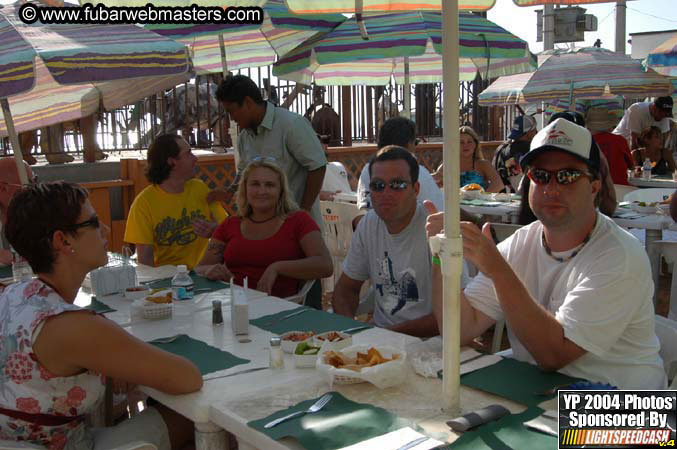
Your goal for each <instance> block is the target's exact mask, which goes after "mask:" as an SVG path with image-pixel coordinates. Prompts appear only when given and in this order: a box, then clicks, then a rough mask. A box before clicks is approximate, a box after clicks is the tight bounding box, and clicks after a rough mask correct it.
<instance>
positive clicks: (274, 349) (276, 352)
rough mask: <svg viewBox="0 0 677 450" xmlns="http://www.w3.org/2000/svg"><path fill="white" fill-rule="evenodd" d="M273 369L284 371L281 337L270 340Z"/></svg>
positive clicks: (271, 365) (271, 366)
mask: <svg viewBox="0 0 677 450" xmlns="http://www.w3.org/2000/svg"><path fill="white" fill-rule="evenodd" d="M269 366H270V368H271V369H282V368H283V367H284V358H283V356H282V339H280V337H279V336H273V337H271V338H270V364H269Z"/></svg>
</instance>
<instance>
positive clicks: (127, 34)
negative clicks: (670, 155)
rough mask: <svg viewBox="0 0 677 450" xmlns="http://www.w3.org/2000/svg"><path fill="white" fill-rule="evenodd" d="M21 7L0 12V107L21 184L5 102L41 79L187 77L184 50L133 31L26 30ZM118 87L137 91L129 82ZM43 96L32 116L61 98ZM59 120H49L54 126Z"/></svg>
mask: <svg viewBox="0 0 677 450" xmlns="http://www.w3.org/2000/svg"><path fill="white" fill-rule="evenodd" d="M20 6H21V3H19V2H17V3H15V4H12V5H5V6H4V7H2V8H0V104H1V106H2V111H3V117H4V123H3V128H5V129H6V131H5V133H7V134H8V135H9V136H10V139H11V144H12V148H14V149H15V151H14V154H15V157H16V158H17V162H18V163H19V165H20V167H21V169H20V173H21V175H22V181H25V173H24V172H23V164H22V163H21V152H20V151H19V144H18V140H17V139H16V129H15V127H14V122H13V120H12V115H11V110H10V102H9V101H8V98H9V97H12V96H15V95H18V94H23V93H27V92H30V91H31V90H32V89H33V90H34V89H40V86H38V85H37V83H38V81H39V80H40V79H42V80H44V79H46V77H45V76H44V74H48V75H49V77H51V79H52V80H53V81H54V85H55V86H56V85H78V84H83V83H91V82H108V81H113V80H121V79H127V80H129V79H137V78H139V77H165V76H170V77H177V76H180V75H182V74H184V75H187V74H189V71H190V59H189V57H188V52H187V50H186V47H185V46H184V45H182V44H180V43H178V42H175V41H173V40H171V39H168V38H165V37H163V36H160V35H157V34H155V33H152V32H150V31H148V30H144V29H143V28H139V27H136V26H134V25H80V24H77V25H76V24H50V25H46V24H42V23H40V22H35V23H33V24H26V23H24V22H22V21H21V20H20V19H19V17H18V15H17V12H18V9H19V7H20ZM38 59H40V64H42V65H44V71H43V76H42V77H40V76H39V75H38V71H37V70H36V68H38V67H39V66H40V64H38V62H37V61H38ZM91 87H92V85H90V88H91ZM121 87H124V88H125V89H128V90H136V87H135V82H134V81H133V80H132V81H128V82H127V83H125V84H124V86H121ZM81 92H86V91H81ZM41 95H43V96H45V97H46V98H42V97H41V100H42V101H41V102H33V104H34V107H33V108H34V109H33V111H32V114H34V115H37V114H40V111H46V109H49V107H51V106H54V105H55V104H58V103H59V102H60V101H61V98H60V96H59V95H60V94H59V92H54V91H43V92H42V94H41ZM89 95H92V94H89ZM87 102H88V100H85V103H87ZM83 109H84V110H85V111H89V109H90V108H88V107H85V108H83ZM27 113H28V112H26V114H27ZM63 117H65V115H64V116H60V115H59V114H53V116H52V118H53V120H54V121H53V122H52V123H58V122H60V121H61V119H62V118H63ZM43 123H44V122H43Z"/></svg>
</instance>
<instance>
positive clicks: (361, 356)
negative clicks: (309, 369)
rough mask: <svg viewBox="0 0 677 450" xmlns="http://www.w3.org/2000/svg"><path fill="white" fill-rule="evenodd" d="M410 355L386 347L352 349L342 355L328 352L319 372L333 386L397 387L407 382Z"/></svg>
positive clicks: (356, 347)
mask: <svg viewBox="0 0 677 450" xmlns="http://www.w3.org/2000/svg"><path fill="white" fill-rule="evenodd" d="M406 359H407V355H406V353H405V352H404V351H403V350H401V349H398V348H394V347H388V346H385V345H383V346H382V345H379V346H375V345H352V346H350V347H346V348H344V349H343V350H341V351H336V350H329V351H324V352H322V354H321V355H320V357H319V358H318V359H317V365H316V367H317V369H318V371H320V372H321V373H323V374H325V375H326V377H327V379H328V381H329V386H330V388H331V386H332V385H333V384H334V383H336V384H355V383H364V382H369V383H371V384H373V385H374V386H376V387H378V388H381V389H383V388H387V387H390V386H395V385H398V384H400V383H402V382H403V381H404V379H405V378H406V366H405V364H406Z"/></svg>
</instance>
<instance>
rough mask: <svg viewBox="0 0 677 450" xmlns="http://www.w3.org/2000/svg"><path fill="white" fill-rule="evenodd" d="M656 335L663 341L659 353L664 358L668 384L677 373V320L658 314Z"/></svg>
mask: <svg viewBox="0 0 677 450" xmlns="http://www.w3.org/2000/svg"><path fill="white" fill-rule="evenodd" d="M656 336H658V340H659V341H660V343H661V350H660V352H659V354H660V355H661V358H663V365H664V367H665V373H666V375H667V376H668V384H670V381H671V380H673V379H674V378H675V374H676V373H677V322H675V321H674V320H670V319H668V318H665V317H663V316H659V315H656Z"/></svg>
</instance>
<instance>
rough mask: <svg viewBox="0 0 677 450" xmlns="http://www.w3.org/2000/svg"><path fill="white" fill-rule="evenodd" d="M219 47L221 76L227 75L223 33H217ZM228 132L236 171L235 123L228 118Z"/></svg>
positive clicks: (238, 154)
mask: <svg viewBox="0 0 677 450" xmlns="http://www.w3.org/2000/svg"><path fill="white" fill-rule="evenodd" d="M219 47H220V48H221V68H222V69H223V77H224V78H225V77H227V76H228V58H227V55H226V43H225V42H224V40H223V35H222V34H219ZM229 123H230V126H229V127H228V134H229V135H230V141H231V142H232V143H233V157H234V158H235V171H236V172H237V167H238V164H239V163H240V152H239V151H238V149H237V124H236V123H235V121H234V120H232V119H231V120H229Z"/></svg>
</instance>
